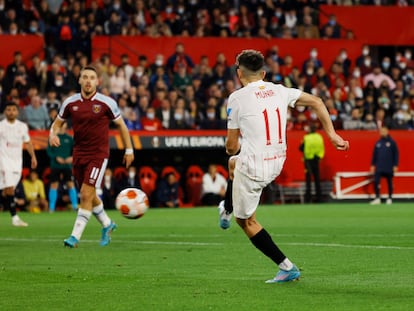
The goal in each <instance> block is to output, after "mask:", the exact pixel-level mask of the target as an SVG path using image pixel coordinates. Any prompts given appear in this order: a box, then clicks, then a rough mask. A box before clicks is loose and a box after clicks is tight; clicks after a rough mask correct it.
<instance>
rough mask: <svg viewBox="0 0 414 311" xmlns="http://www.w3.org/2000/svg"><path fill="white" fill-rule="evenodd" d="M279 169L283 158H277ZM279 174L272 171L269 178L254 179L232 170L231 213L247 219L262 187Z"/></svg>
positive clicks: (257, 201)
mask: <svg viewBox="0 0 414 311" xmlns="http://www.w3.org/2000/svg"><path fill="white" fill-rule="evenodd" d="M277 161H279V162H280V163H279V167H280V169H281V168H282V167H283V163H284V161H285V159H284V158H281V159H278V160H277ZM279 174H280V171H278V172H274V176H271V178H270V179H269V180H265V181H256V180H253V179H251V178H249V177H248V176H247V175H245V174H243V173H241V172H240V171H239V170H238V169H237V159H236V169H235V170H234V178H233V195H232V196H233V213H234V216H235V217H236V218H240V219H248V218H250V217H251V216H252V215H253V214H254V213H255V212H256V209H257V206H258V205H259V202H260V197H261V195H262V191H263V188H265V187H266V186H267V185H268V184H269V183H271V182H273V180H274V179H275V178H276V177H277V176H278V175H279Z"/></svg>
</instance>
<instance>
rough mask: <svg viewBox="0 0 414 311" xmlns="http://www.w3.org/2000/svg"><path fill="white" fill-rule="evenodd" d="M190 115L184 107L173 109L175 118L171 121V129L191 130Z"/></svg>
mask: <svg viewBox="0 0 414 311" xmlns="http://www.w3.org/2000/svg"><path fill="white" fill-rule="evenodd" d="M189 117H190V116H189V113H188V111H187V110H186V109H184V108H183V107H175V108H174V109H173V117H172V119H171V120H170V129H175V130H185V129H189V128H191V126H190V123H189Z"/></svg>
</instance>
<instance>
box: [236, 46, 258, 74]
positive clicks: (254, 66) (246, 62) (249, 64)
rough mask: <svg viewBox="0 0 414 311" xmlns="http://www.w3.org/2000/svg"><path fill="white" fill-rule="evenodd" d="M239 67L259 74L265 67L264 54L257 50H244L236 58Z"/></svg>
mask: <svg viewBox="0 0 414 311" xmlns="http://www.w3.org/2000/svg"><path fill="white" fill-rule="evenodd" d="M236 64H237V66H243V67H245V68H246V69H248V70H250V71H253V72H257V71H259V70H261V69H262V68H263V66H264V57H263V54H262V53H260V52H259V51H256V50H244V51H242V52H241V53H240V54H239V55H237V58H236Z"/></svg>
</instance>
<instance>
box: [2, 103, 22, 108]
mask: <svg viewBox="0 0 414 311" xmlns="http://www.w3.org/2000/svg"><path fill="white" fill-rule="evenodd" d="M8 106H15V107H17V108H19V105H17V103H15V102H14V101H8V102H7V103H6V104H5V105H4V108H6V107H8Z"/></svg>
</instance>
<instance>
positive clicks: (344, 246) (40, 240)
mask: <svg viewBox="0 0 414 311" xmlns="http://www.w3.org/2000/svg"><path fill="white" fill-rule="evenodd" d="M0 241H8V242H34V243H39V242H47V243H50V242H62V241H63V240H58V239H26V238H23V239H15V238H0ZM81 242H82V243H97V242H98V240H82V241H81ZM111 243H113V244H147V245H188V246H218V245H225V244H226V243H207V242H185V241H134V240H119V239H117V240H114V241H112V242H111ZM278 244H280V245H293V246H310V247H331V248H335V247H337V248H362V249H393V250H414V247H412V246H393V245H356V244H339V243H313V242H312V243H309V242H306V243H305V242H287V243H284V242H280V243H278Z"/></svg>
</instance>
